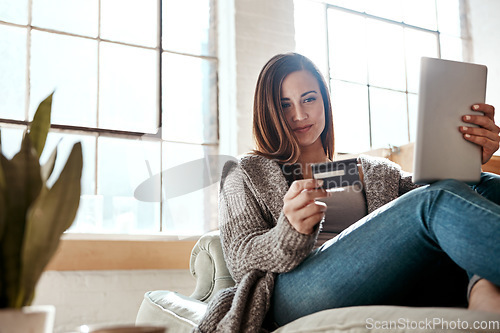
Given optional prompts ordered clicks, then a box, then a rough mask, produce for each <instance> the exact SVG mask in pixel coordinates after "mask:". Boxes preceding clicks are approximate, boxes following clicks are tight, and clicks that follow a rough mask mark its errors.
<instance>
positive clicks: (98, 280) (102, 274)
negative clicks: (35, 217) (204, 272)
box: [34, 270, 195, 333]
mask: <svg viewBox="0 0 500 333" xmlns="http://www.w3.org/2000/svg"><path fill="white" fill-rule="evenodd" d="M194 286H195V279H194V278H193V277H192V276H191V274H190V273H189V271H188V270H137V271H71V272H70V271H68V272H55V271H48V272H45V273H44V274H43V275H42V278H41V279H40V282H39V284H38V286H37V290H36V296H35V300H34V304H37V305H46V304H50V305H54V306H55V307H56V319H55V326H54V333H64V332H69V331H72V330H74V329H75V328H76V327H78V326H81V325H89V324H98V325H100V324H103V325H113V324H133V323H134V322H135V318H136V316H137V311H138V310H139V306H140V305H141V302H142V299H143V296H144V293H145V292H147V291H150V290H172V291H177V292H180V293H181V294H184V295H190V294H191V293H192V292H193V291H194Z"/></svg>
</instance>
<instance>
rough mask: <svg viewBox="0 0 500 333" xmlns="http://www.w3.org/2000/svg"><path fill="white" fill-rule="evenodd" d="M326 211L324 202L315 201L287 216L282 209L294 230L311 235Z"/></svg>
mask: <svg viewBox="0 0 500 333" xmlns="http://www.w3.org/2000/svg"><path fill="white" fill-rule="evenodd" d="M326 209H327V206H326V204H325V203H324V202H320V201H316V202H313V203H311V204H309V205H307V206H305V207H303V208H301V209H299V210H296V211H292V212H288V214H287V212H285V209H284V213H285V216H287V218H288V221H289V222H290V224H291V225H292V226H293V227H294V229H295V230H297V231H298V232H300V233H302V234H311V233H312V232H313V231H314V228H315V226H316V225H317V224H318V223H319V222H320V221H321V220H322V219H323V218H324V217H325V212H326Z"/></svg>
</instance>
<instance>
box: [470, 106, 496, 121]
mask: <svg viewBox="0 0 500 333" xmlns="http://www.w3.org/2000/svg"><path fill="white" fill-rule="evenodd" d="M471 109H472V110H474V111H478V112H483V113H484V115H485V116H486V117H488V118H490V119H491V120H495V107H494V106H493V105H489V104H485V103H478V104H474V105H472V106H471Z"/></svg>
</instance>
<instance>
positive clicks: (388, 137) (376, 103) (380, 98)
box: [370, 88, 408, 148]
mask: <svg viewBox="0 0 500 333" xmlns="http://www.w3.org/2000/svg"><path fill="white" fill-rule="evenodd" d="M370 111H371V125H372V147H373V148H384V147H388V146H389V145H393V146H400V145H403V144H405V143H408V117H407V112H406V94H405V93H400V92H396V91H391V90H386V89H379V88H370Z"/></svg>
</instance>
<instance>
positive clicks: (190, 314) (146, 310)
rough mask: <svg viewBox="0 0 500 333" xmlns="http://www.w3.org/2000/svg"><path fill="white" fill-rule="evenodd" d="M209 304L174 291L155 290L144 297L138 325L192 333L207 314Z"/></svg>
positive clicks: (180, 332)
mask: <svg viewBox="0 0 500 333" xmlns="http://www.w3.org/2000/svg"><path fill="white" fill-rule="evenodd" d="M206 309H207V304H206V303H203V302H201V301H198V300H196V299H194V298H190V297H187V296H184V295H181V294H179V293H177V292H173V291H164V290H155V291H150V292H147V293H146V294H145V295H144V300H143V301H142V304H141V307H140V309H139V312H138V314H137V318H136V324H138V325H139V324H148V325H160V326H166V327H168V331H169V332H176V333H177V332H179V333H183V332H186V333H187V332H190V331H191V330H192V329H193V328H194V327H196V325H197V323H199V322H200V320H201V318H202V317H203V315H204V314H205V311H206Z"/></svg>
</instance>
